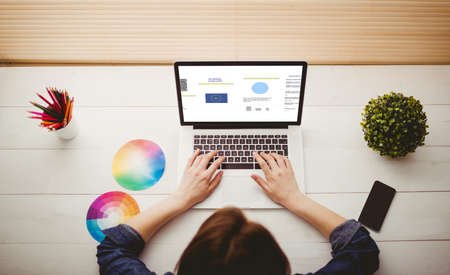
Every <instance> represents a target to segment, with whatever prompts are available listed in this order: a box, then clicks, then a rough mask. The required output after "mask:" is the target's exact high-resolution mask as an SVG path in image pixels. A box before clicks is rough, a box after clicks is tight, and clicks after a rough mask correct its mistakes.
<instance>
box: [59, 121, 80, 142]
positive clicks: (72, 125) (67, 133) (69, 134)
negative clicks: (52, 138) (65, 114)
mask: <svg viewBox="0 0 450 275" xmlns="http://www.w3.org/2000/svg"><path fill="white" fill-rule="evenodd" d="M78 130H79V128H78V124H77V121H76V120H74V119H73V118H72V120H71V121H70V122H69V124H67V125H66V127H64V128H61V129H59V130H56V131H55V132H56V136H58V137H59V138H60V139H65V140H69V139H73V138H74V137H76V136H77V134H78Z"/></svg>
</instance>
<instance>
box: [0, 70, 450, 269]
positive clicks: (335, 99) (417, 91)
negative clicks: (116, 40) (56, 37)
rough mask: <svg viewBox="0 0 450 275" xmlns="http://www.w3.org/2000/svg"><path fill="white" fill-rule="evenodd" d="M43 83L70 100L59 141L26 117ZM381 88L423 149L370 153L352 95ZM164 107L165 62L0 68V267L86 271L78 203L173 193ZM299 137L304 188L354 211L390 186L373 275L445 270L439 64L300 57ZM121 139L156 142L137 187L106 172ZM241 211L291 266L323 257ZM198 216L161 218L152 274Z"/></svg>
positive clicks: (286, 216)
mask: <svg viewBox="0 0 450 275" xmlns="http://www.w3.org/2000/svg"><path fill="white" fill-rule="evenodd" d="M48 85H52V86H56V87H58V88H67V89H68V90H69V92H70V94H71V95H74V96H75V98H76V105H75V110H74V111H75V113H74V117H75V118H76V119H77V120H78V122H79V124H80V126H81V130H80V133H79V136H78V137H77V138H76V139H74V140H72V141H70V142H62V141H60V140H58V139H57V138H56V137H55V136H54V135H52V134H51V133H47V132H46V131H45V130H44V129H41V128H39V127H38V126H37V124H38V121H36V120H31V119H27V118H26V117H27V113H26V112H25V111H27V110H31V109H32V108H31V106H30V105H29V104H28V101H30V100H36V96H35V94H34V92H36V91H43V89H44V87H46V86H48ZM391 90H396V91H402V92H404V93H405V94H407V95H412V96H415V97H416V98H418V99H420V101H421V102H422V103H423V104H424V109H425V111H426V113H427V115H428V119H429V125H430V129H429V131H430V134H429V135H428V136H427V137H426V146H423V147H421V148H419V149H418V150H417V151H416V153H414V154H410V155H409V156H408V157H407V158H405V159H401V160H391V159H388V158H384V157H380V156H379V155H378V154H377V153H375V152H373V151H371V149H369V148H368V147H367V146H366V144H365V142H364V140H363V137H362V131H361V127H360V125H359V122H360V120H361V112H362V109H363V106H364V105H365V104H366V102H367V101H368V100H369V99H370V98H371V97H375V96H377V95H380V94H383V93H386V92H389V91H391ZM176 105H177V103H176V93H175V85H174V76H173V71H172V67H169V66H153V67H11V68H6V67H2V68H0V129H1V131H0V169H1V175H2V181H1V184H0V209H1V210H0V218H1V220H2V222H1V223H0V274H96V273H97V272H98V267H97V264H96V258H95V252H96V244H97V243H96V242H95V241H94V240H93V239H92V238H91V237H90V235H89V233H88V232H87V230H86V225H85V216H86V211H87V209H88V207H89V205H90V203H91V202H92V201H93V200H94V199H95V198H96V197H97V196H98V195H99V194H102V193H104V192H107V191H113V190H122V191H126V192H128V193H130V194H132V195H133V196H134V197H135V198H136V199H137V201H138V203H139V205H140V207H141V209H144V208H146V207H148V206H150V205H152V204H153V203H155V202H156V201H157V200H159V199H160V198H161V197H164V196H165V195H167V194H168V193H170V192H171V191H172V190H173V187H174V183H175V178H176V172H175V171H176V165H177V161H176V160H177V150H178V149H177V146H176V145H177V141H178V128H179V122H178V112H177V107H176ZM303 134H304V146H305V162H306V164H305V179H306V185H307V191H308V194H309V196H311V197H312V198H314V199H316V200H318V201H319V202H321V203H323V204H324V205H326V206H328V207H330V208H331V209H333V210H335V211H336V212H338V213H340V214H342V215H344V216H345V217H348V218H358V216H359V212H360V211H361V208H362V206H363V203H364V201H365V199H366V197H367V194H368V192H369V190H370V188H371V185H372V183H373V181H374V180H375V179H378V180H381V181H383V182H385V183H387V184H389V185H391V186H393V187H394V188H396V189H397V191H398V193H397V195H396V197H395V199H394V202H393V204H392V206H391V209H390V212H389V214H388V216H387V218H386V220H385V224H384V226H383V228H382V230H381V232H379V233H372V236H373V237H374V238H375V240H376V241H377V242H378V245H379V247H380V249H381V267H380V270H379V272H378V273H377V274H389V275H390V274H450V263H449V261H448V259H449V256H450V172H449V171H450V66H310V67H309V71H308V77H307V82H306V98H305V108H304V113H303ZM134 138H146V139H150V140H154V141H156V142H158V143H159V144H160V145H161V146H162V148H163V150H164V152H165V154H166V158H167V165H166V171H165V174H164V176H163V178H162V179H161V181H160V182H159V183H158V184H156V185H155V186H154V187H151V188H149V189H147V190H145V191H140V192H130V191H127V190H124V189H123V188H121V187H120V186H119V185H118V184H117V183H116V182H115V181H114V179H113V177H112V175H111V161H112V157H113V155H114V153H115V152H116V150H117V149H118V148H119V147H120V146H121V145H122V144H123V143H125V142H126V141H128V140H131V139H134ZM48 166H51V167H53V171H55V172H54V174H53V175H52V176H51V177H48V176H46V173H45V171H46V167H48ZM245 212H246V214H248V216H249V217H250V218H251V219H254V220H256V221H259V222H261V223H262V224H264V225H265V226H267V227H268V228H269V229H270V230H271V231H272V232H273V234H274V235H275V237H276V239H277V240H278V241H279V242H280V244H281V247H282V248H283V249H284V250H285V252H286V253H287V255H288V257H289V259H290V262H291V266H292V270H293V271H294V272H307V271H315V270H316V269H318V268H319V267H321V266H322V265H324V264H325V263H326V262H327V261H328V260H329V259H330V257H331V256H330V254H329V252H330V248H329V244H328V242H327V240H325V239H324V238H323V237H321V236H320V235H319V233H317V232H316V231H315V230H314V229H313V228H311V227H310V226H309V225H308V224H306V223H305V222H303V221H302V220H300V219H298V218H296V217H294V216H293V215H291V214H290V213H288V212H287V211H285V210H250V211H245ZM211 213H212V211H210V210H191V211H189V212H188V213H186V214H185V215H183V216H181V217H179V218H177V219H176V220H174V221H173V222H172V223H170V224H168V225H167V226H166V227H164V228H163V229H162V230H161V231H160V232H159V233H158V234H157V235H156V236H155V237H154V239H153V240H152V241H151V243H150V244H149V245H148V246H147V248H146V250H145V252H144V253H143V255H142V259H143V260H144V262H146V263H147V264H148V266H149V267H150V268H151V269H152V270H154V271H157V272H158V273H161V272H163V271H168V270H172V269H173V267H174V265H175V263H176V261H177V259H178V257H179V255H180V253H181V251H182V250H183V249H184V247H185V246H186V244H187V243H188V241H189V240H190V239H191V237H192V236H193V235H194V233H195V231H196V230H197V228H198V226H199V225H200V224H201V223H202V221H203V220H204V219H205V218H206V217H207V216H208V215H210V214H211Z"/></svg>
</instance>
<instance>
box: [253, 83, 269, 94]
mask: <svg viewBox="0 0 450 275" xmlns="http://www.w3.org/2000/svg"><path fill="white" fill-rule="evenodd" d="M268 90H269V86H267V84H266V83H264V82H256V83H255V84H253V86H252V91H253V92H254V93H255V94H259V95H261V94H265V93H266V92H267V91H268Z"/></svg>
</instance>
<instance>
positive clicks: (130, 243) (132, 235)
mask: <svg viewBox="0 0 450 275" xmlns="http://www.w3.org/2000/svg"><path fill="white" fill-rule="evenodd" d="M103 233H104V234H105V235H106V237H108V238H109V239H111V241H113V242H114V243H116V244H117V245H119V246H121V247H126V248H128V249H131V250H133V251H135V252H136V253H137V254H140V253H141V251H142V250H143V249H144V247H145V241H144V240H143V239H142V237H141V235H139V233H138V232H137V231H136V230H134V228H133V227H131V226H129V225H128V224H119V225H118V226H115V227H111V228H108V229H105V230H103Z"/></svg>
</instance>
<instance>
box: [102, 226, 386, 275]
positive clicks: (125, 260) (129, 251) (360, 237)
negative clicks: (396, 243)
mask: <svg viewBox="0 0 450 275" xmlns="http://www.w3.org/2000/svg"><path fill="white" fill-rule="evenodd" d="M103 232H104V233H105V235H106V238H105V239H104V240H103V241H102V242H101V243H100V244H99V245H98V246H97V262H98V264H99V266H100V274H103V275H118V274H143V275H156V273H155V272H152V271H150V270H149V269H148V268H147V266H146V265H145V264H144V263H143V262H142V261H141V260H139V258H138V257H139V254H140V253H141V251H142V250H143V249H144V246H145V242H144V240H143V239H142V238H141V236H140V235H139V233H137V232H136V231H135V230H134V229H133V228H132V227H130V226H128V225H126V224H120V225H118V226H116V227H112V228H109V229H107V230H104V231H103ZM330 243H331V249H332V252H331V255H332V256H333V258H332V259H331V260H330V261H329V262H328V263H327V264H326V265H325V266H324V267H322V268H321V269H319V270H318V271H316V272H315V273H308V274H304V275H325V274H326V275H332V274H333V275H337V274H346V275H367V274H373V273H374V272H375V271H376V270H377V269H378V266H379V260H378V254H379V252H380V251H379V250H378V247H377V245H376V243H375V241H374V240H373V239H372V238H371V237H370V235H369V232H368V231H367V230H366V229H365V228H364V227H362V226H361V224H360V223H359V222H357V221H355V220H348V221H346V222H344V223H342V224H341V225H339V226H338V227H336V228H335V229H334V230H333V232H331V235H330ZM165 275H173V273H172V272H166V273H165ZM296 275H301V274H299V273H296Z"/></svg>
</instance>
